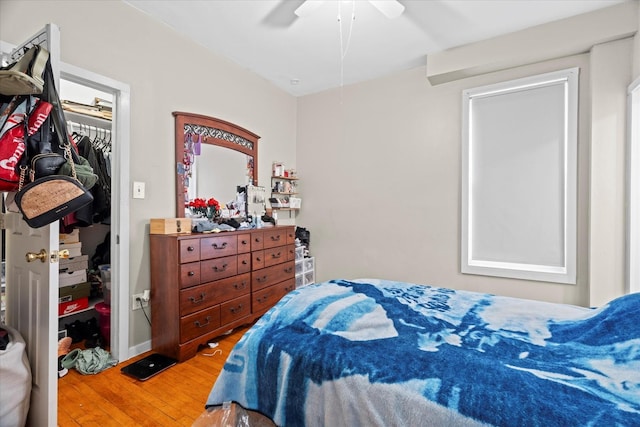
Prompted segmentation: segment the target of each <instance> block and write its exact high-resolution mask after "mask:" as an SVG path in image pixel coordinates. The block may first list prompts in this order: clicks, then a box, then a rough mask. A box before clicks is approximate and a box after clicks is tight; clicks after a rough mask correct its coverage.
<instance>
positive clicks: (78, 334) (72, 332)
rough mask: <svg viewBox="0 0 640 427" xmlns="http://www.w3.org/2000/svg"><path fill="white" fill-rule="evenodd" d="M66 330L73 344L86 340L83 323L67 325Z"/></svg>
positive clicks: (75, 322)
mask: <svg viewBox="0 0 640 427" xmlns="http://www.w3.org/2000/svg"><path fill="white" fill-rule="evenodd" d="M64 328H65V329H66V330H67V336H69V337H71V342H73V343H77V342H80V341H82V340H83V339H84V325H83V323H82V322H81V321H79V320H76V321H74V322H72V323H70V324H65V325H64Z"/></svg>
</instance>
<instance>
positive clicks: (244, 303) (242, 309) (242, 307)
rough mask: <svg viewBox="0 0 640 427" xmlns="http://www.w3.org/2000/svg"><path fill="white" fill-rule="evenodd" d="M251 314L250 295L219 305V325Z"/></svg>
mask: <svg viewBox="0 0 640 427" xmlns="http://www.w3.org/2000/svg"><path fill="white" fill-rule="evenodd" d="M250 314H251V295H245V296H243V297H240V298H236V299H233V300H231V301H228V302H225V303H224V304H221V305H220V325H226V324H227V323H231V322H233V321H236V320H238V319H240V318H242V317H245V316H248V315H250Z"/></svg>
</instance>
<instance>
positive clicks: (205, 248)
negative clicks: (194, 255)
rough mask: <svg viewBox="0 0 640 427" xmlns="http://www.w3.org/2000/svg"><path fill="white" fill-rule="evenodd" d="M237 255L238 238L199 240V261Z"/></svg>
mask: <svg viewBox="0 0 640 427" xmlns="http://www.w3.org/2000/svg"><path fill="white" fill-rule="evenodd" d="M237 253H238V236H235V235H231V236H215V237H206V238H204V239H201V240H200V259H209V258H218V257H223V256H228V255H235V254H237Z"/></svg>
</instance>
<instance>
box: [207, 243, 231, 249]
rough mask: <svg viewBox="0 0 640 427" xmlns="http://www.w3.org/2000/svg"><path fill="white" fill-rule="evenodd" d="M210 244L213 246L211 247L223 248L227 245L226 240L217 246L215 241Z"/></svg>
mask: <svg viewBox="0 0 640 427" xmlns="http://www.w3.org/2000/svg"><path fill="white" fill-rule="evenodd" d="M211 246H213V249H224V248H226V247H227V242H222V245H220V246H218V244H217V243H214V244H213V245H211Z"/></svg>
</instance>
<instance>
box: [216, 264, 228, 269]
mask: <svg viewBox="0 0 640 427" xmlns="http://www.w3.org/2000/svg"><path fill="white" fill-rule="evenodd" d="M228 266H229V264H222V267H218V266H217V265H214V266H213V271H225V270H226V269H227V267H228Z"/></svg>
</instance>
